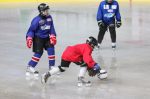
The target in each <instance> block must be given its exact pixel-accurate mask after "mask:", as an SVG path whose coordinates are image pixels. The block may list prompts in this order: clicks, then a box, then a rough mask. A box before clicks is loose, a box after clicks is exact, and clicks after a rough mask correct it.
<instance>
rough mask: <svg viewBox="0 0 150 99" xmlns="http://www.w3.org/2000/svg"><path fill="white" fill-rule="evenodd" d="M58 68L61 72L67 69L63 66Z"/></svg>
mask: <svg viewBox="0 0 150 99" xmlns="http://www.w3.org/2000/svg"><path fill="white" fill-rule="evenodd" d="M58 68H59V69H60V72H64V71H66V69H67V67H62V66H58Z"/></svg>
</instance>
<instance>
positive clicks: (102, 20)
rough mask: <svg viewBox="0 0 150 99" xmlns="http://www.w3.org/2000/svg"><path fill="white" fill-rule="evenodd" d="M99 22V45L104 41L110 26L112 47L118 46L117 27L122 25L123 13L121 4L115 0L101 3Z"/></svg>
mask: <svg viewBox="0 0 150 99" xmlns="http://www.w3.org/2000/svg"><path fill="white" fill-rule="evenodd" d="M97 22H98V26H99V34H98V46H99V47H100V44H101V43H102V40H103V37H104V34H105V32H106V31H107V29H108V28H109V31H110V35H111V41H112V48H113V49H115V48H116V29H115V27H117V28H119V27H120V26H121V15H120V12H119V4H118V2H117V1H115V0H104V1H102V2H101V3H100V5H99V8H98V12H97Z"/></svg>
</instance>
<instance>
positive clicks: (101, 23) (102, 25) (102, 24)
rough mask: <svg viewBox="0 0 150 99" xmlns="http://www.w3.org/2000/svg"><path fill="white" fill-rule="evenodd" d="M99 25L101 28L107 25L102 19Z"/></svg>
mask: <svg viewBox="0 0 150 99" xmlns="http://www.w3.org/2000/svg"><path fill="white" fill-rule="evenodd" d="M98 26H99V28H101V27H104V26H105V24H104V23H103V21H102V20H100V21H98Z"/></svg>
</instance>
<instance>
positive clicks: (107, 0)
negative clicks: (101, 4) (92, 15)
mask: <svg viewBox="0 0 150 99" xmlns="http://www.w3.org/2000/svg"><path fill="white" fill-rule="evenodd" d="M105 1H106V2H107V3H112V2H113V1H114V0H105Z"/></svg>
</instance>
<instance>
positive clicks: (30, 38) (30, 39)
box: [26, 36, 33, 48]
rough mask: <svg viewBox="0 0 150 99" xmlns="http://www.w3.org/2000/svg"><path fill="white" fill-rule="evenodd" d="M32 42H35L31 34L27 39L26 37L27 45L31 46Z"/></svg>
mask: <svg viewBox="0 0 150 99" xmlns="http://www.w3.org/2000/svg"><path fill="white" fill-rule="evenodd" d="M32 43H33V40H32V37H29V36H28V37H27V39H26V44H27V47H28V48H31V46H32Z"/></svg>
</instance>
